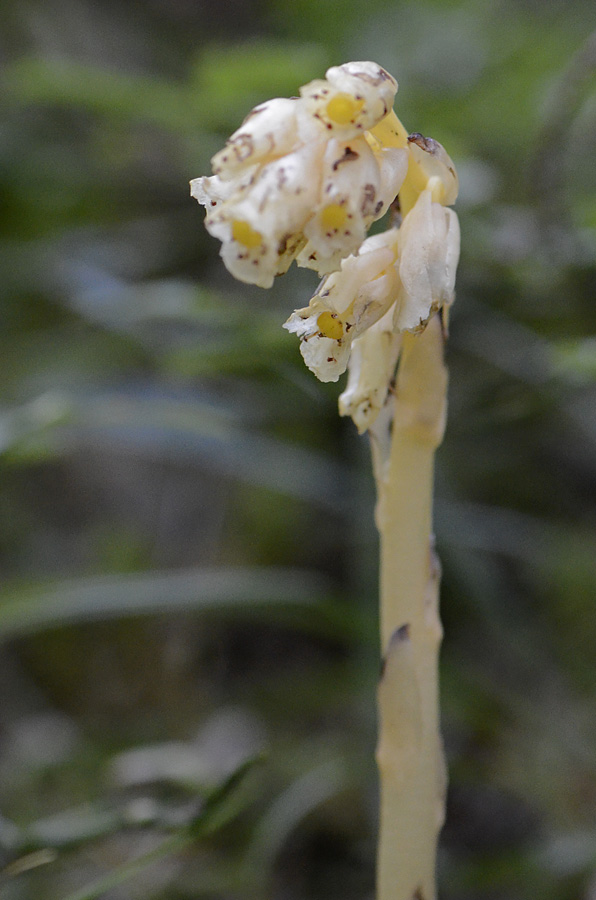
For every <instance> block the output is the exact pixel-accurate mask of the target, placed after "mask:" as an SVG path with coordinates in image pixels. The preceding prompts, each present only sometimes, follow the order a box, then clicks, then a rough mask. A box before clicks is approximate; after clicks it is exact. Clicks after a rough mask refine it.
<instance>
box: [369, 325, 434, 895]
mask: <svg viewBox="0 0 596 900" xmlns="http://www.w3.org/2000/svg"><path fill="white" fill-rule="evenodd" d="M446 387H447V371H446V369H445V366H444V363H443V331H442V327H441V322H440V318H439V316H434V318H433V319H431V321H430V322H429V324H428V325H427V327H426V329H425V330H424V331H423V332H422V333H421V334H419V335H409V334H406V335H404V340H403V346H402V354H401V362H400V365H399V369H398V375H397V383H396V391H395V402H394V410H393V428H392V435H391V444H390V454H389V458H388V459H387V460H386V461H384V462H381V463H379V462H378V464H377V466H376V476H377V486H378V505H377V526H378V529H379V533H380V538H381V649H382V654H383V673H382V677H381V681H380V685H379V714H380V733H379V743H378V748H377V762H378V767H379V774H380V794H381V804H380V829H379V850H378V870H377V880H378V888H377V900H434V898H435V897H436V889H435V861H436V846H437V837H438V833H439V830H440V828H441V825H442V824H443V817H444V794H445V784H446V776H445V766H444V762H443V752H442V745H441V738H440V730H439V699H438V651H439V645H440V641H441V635H442V630H441V624H440V620H439V613H438V590H439V571H440V570H439V563H438V560H437V557H436V556H435V553H434V549H433V539H432V493H433V461H434V453H435V449H436V448H437V446H438V445H439V444H440V442H441V439H442V436H443V430H444V423H445V411H446V399H445V398H446ZM372 437H373V441H374V433H373V435H372Z"/></svg>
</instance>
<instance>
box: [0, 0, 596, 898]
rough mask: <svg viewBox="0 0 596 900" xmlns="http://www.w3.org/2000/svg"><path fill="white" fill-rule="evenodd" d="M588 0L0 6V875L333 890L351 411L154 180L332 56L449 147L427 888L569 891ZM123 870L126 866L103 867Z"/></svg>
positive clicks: (592, 138)
mask: <svg viewBox="0 0 596 900" xmlns="http://www.w3.org/2000/svg"><path fill="white" fill-rule="evenodd" d="M591 14H593V10H592V4H591V3H590V2H588V0H586V2H582V0H574V2H573V3H563V2H549V3H527V2H526V3H521V2H513V0H503V2H498V3H494V4H486V3H483V2H481V0H464V2H460V3H457V4H455V3H449V2H446V0H437V2H428V0H421V2H417V3H416V4H405V3H396V2H393V3H389V2H384V0H369V2H367V3H366V4H362V3H357V2H355V0H337V2H332V3H331V2H330V3H327V4H326V3H321V2H320V0H293V2H292V3H291V4H282V3H281V2H279V0H260V2H256V0H254V2H252V0H251V2H248V0H244V2H242V0H225V2H224V0H220V2H214V0H210V2H208V0H203V2H200V0H199V2H192V0H168V2H166V0H145V2H140V0H139V2H132V0H126V2H115V0H113V2H104V3H101V4H100V3H93V2H92V0H66V2H65V0H50V2H43V3H42V2H41V0H19V2H16V0H4V2H3V4H2V10H1V14H0V15H1V19H2V23H1V28H0V63H1V66H2V71H1V72H0V80H1V97H0V198H1V205H0V269H1V271H2V292H1V296H0V305H1V309H2V329H1V331H0V452H1V457H0V466H1V470H2V477H1V479H0V566H1V586H0V638H1V639H2V653H1V655H0V866H1V867H2V870H1V873H0V893H1V894H2V897H3V898H6V900H30V898H31V900H32V898H35V900H74V898H77V900H85V898H87V900H90V898H92V897H105V898H107V900H137V898H138V900H140V898H143V900H149V898H151V900H363V898H365V900H370V898H371V897H372V896H373V885H374V854H375V827H376V825H375V818H376V783H375V769H374V760H373V753H374V743H375V727H376V726H375V708H374V692H375V685H376V678H377V673H378V658H377V657H378V648H377V635H376V627H377V623H376V615H377V614H376V590H377V584H376V577H377V576H376V566H377V544H376V535H375V532H374V527H373V519H372V516H373V506H374V494H373V484H372V479H371V476H370V472H369V469H370V466H369V459H368V448H367V442H366V439H365V438H358V436H357V435H356V433H355V429H354V428H353V426H352V424H351V422H346V421H345V420H340V419H339V417H338V415H337V411H336V403H337V395H338V393H339V390H338V386H337V385H321V384H319V383H317V382H316V380H315V379H314V376H312V375H311V374H310V373H309V372H308V371H306V369H305V368H304V366H303V363H302V360H301V357H300V355H299V353H298V347H297V342H296V341H295V339H294V338H293V337H292V336H290V335H288V334H287V333H286V332H285V331H283V330H282V328H281V324H282V322H283V321H285V319H286V318H287V316H288V315H289V313H290V312H291V310H292V309H294V308H295V307H297V306H303V305H304V304H305V303H306V302H307V300H308V297H309V296H310V294H311V293H312V291H313V290H314V287H315V281H314V280H313V278H314V276H313V273H312V272H305V271H298V270H296V269H295V267H294V268H293V269H292V270H291V271H290V273H288V275H286V276H284V278H283V279H280V280H279V281H278V282H276V285H275V286H274V288H273V289H272V290H271V291H267V292H265V291H261V290H259V289H257V288H252V287H247V286H243V285H241V284H238V283H235V282H234V281H233V279H232V278H231V277H230V276H229V275H228V274H227V273H226V271H225V270H224V267H223V264H222V263H221V260H220V259H219V257H218V255H217V253H218V242H217V241H215V240H213V239H212V238H210V237H209V236H208V235H207V234H206V232H205V231H204V229H203V226H202V218H203V213H202V211H201V210H199V208H198V206H197V205H196V203H194V202H193V201H191V200H190V199H189V196H188V180H189V179H190V178H192V177H195V176H197V175H200V174H207V173H208V172H209V159H210V157H211V156H212V155H213V153H214V152H215V151H216V150H217V149H219V147H220V146H221V145H222V143H223V141H224V140H225V138H226V136H227V135H228V134H229V133H230V132H231V131H233V130H234V129H235V128H236V127H237V125H238V124H239V122H240V121H241V119H242V118H243V117H244V115H245V114H246V113H247V112H248V111H249V109H250V108H251V107H252V106H254V105H255V104H256V103H258V102H260V101H262V100H265V99H267V98H269V97H272V96H284V95H292V94H296V93H297V91H298V88H299V86H300V85H301V84H303V83H305V82H306V81H308V80H310V79H312V78H315V77H322V75H323V73H324V71H325V69H326V68H327V67H328V66H330V65H333V64H338V63H341V62H343V61H347V60H350V59H374V60H375V61H377V62H379V63H381V64H382V65H383V66H385V67H386V68H387V69H389V71H391V72H392V73H393V74H394V75H395V76H396V77H397V79H398V81H399V82H400V91H399V93H398V96H397V100H396V109H397V112H398V115H399V116H400V117H401V118H402V120H403V122H404V124H405V125H406V127H407V128H408V129H409V130H410V131H420V132H422V133H424V134H426V135H430V136H432V137H435V138H436V139H438V140H440V141H441V142H442V143H443V144H444V145H445V147H446V148H447V149H448V151H449V153H450V154H451V155H452V157H453V159H454V160H455V161H456V164H457V166H458V169H459V173H460V181H461V193H460V199H459V201H458V204H457V211H458V214H459V216H460V221H461V226H462V260H461V263H460V274H459V280H458V296H457V302H456V305H455V307H454V310H453V316H452V324H451V337H450V343H449V350H448V361H449V365H450V370H451V388H450V416H449V425H448V430H447V435H446V439H445V442H444V445H443V447H442V448H441V450H440V453H439V461H438V470H437V505H436V519H437V522H436V525H437V543H438V548H439V552H440V555H441V559H442V562H443V568H444V576H443V601H442V607H443V619H444V623H445V629H446V634H445V641H444V647H443V654H442V698H443V700H442V702H443V728H444V734H445V741H446V749H447V755H448V759H449V766H450V773H451V787H450V794H449V801H448V822H447V825H446V827H445V829H444V832H443V838H442V844H441V852H440V857H439V880H440V888H441V896H442V898H444V900H480V898H483V900H524V898H528V897H540V898H541V900H578V898H579V900H595V898H596V824H595V822H596V816H595V809H596V749H595V748H596V714H595V708H596V705H595V701H596V676H595V671H594V657H595V647H596V612H595V604H594V596H595V593H596V552H595V551H596V541H595V528H596V339H595V338H594V337H593V333H594V329H595V327H596V306H595V304H594V299H595V293H596V252H595V247H596V201H595V195H596V171H595V169H594V156H595V150H596V38H595V37H594V36H592V37H591V38H590V37H589V23H590V21H591V20H593V15H591ZM137 858H140V863H139V865H138V866H137V867H136V868H135V869H134V870H133V869H131V868H130V867H129V866H128V863H129V861H130V860H133V859H137Z"/></svg>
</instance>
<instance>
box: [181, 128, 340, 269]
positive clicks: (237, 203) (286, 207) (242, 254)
mask: <svg viewBox="0 0 596 900" xmlns="http://www.w3.org/2000/svg"><path fill="white" fill-rule="evenodd" d="M324 150H325V145H324V144H321V143H311V144H306V145H304V146H302V147H299V149H298V150H295V151H294V152H293V153H288V154H286V155H285V156H282V157H280V158H279V159H276V160H274V161H273V162H271V163H269V164H268V165H266V166H264V167H263V168H261V169H258V170H257V171H256V173H255V172H254V171H253V173H252V174H251V176H250V178H249V179H248V181H247V180H246V178H245V177H243V175H239V176H237V177H236V178H235V179H231V180H230V181H222V180H221V179H220V178H219V177H218V176H217V175H214V176H213V177H212V178H203V179H197V182H198V184H197V185H196V188H195V193H194V196H196V197H197V199H200V198H201V197H205V198H206V199H207V200H208V201H210V206H209V207H208V212H207V216H206V217H205V227H206V228H207V231H208V232H209V233H210V234H212V235H213V236H214V237H216V238H219V240H220V241H221V242H222V248H221V251H220V252H221V256H222V258H223V261H224V263H225V265H226V268H227V269H228V270H229V271H230V272H231V273H232V275H234V276H235V277H236V278H238V279H239V280H240V281H246V282H249V283H251V284H257V285H259V286H260V287H271V285H272V284H273V278H274V276H275V275H279V274H281V273H283V272H285V271H286V270H287V268H288V266H289V265H290V263H291V261H292V259H293V258H294V256H295V255H296V253H297V252H298V250H300V248H301V247H302V246H303V245H304V243H305V238H304V236H303V233H302V229H303V227H304V223H305V221H307V220H308V218H309V217H310V216H311V215H312V211H313V209H314V207H315V205H316V203H317V201H318V196H319V186H320V181H319V180H318V178H317V174H318V173H319V172H320V168H321V159H322V156H323V153H324ZM307 172H308V173H311V177H305V173H307ZM228 185H233V188H232V192H231V196H230V195H228V194H227V189H228V188H227V186H228ZM220 198H223V199H221V201H220ZM203 202H204V201H203Z"/></svg>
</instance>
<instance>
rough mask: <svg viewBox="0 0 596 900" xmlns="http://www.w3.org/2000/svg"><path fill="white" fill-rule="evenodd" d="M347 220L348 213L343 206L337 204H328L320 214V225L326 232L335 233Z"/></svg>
mask: <svg viewBox="0 0 596 900" xmlns="http://www.w3.org/2000/svg"><path fill="white" fill-rule="evenodd" d="M347 218H348V213H347V211H346V209H345V207H344V206H341V205H340V204H339V203H330V204H329V206H326V207H325V209H324V210H323V211H322V212H321V225H322V226H323V228H324V229H325V230H326V231H327V230H332V231H336V230H337V229H338V228H341V227H342V225H343V224H344V223H345V221H346V219H347Z"/></svg>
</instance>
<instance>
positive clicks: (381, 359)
mask: <svg viewBox="0 0 596 900" xmlns="http://www.w3.org/2000/svg"><path fill="white" fill-rule="evenodd" d="M400 347H401V335H400V334H395V332H394V331H393V325H392V311H391V310H389V311H388V312H387V313H386V314H385V315H384V316H383V317H382V318H381V319H379V321H378V322H376V323H375V324H374V325H372V326H371V327H370V328H369V329H368V330H367V331H365V332H364V334H362V335H361V336H360V337H358V338H356V340H355V341H354V343H353V344H352V352H351V354H350V362H349V369H348V383H347V385H346V389H345V391H344V392H343V393H342V394H341V395H340V397H339V413H340V415H341V416H351V417H352V419H353V421H354V424H355V425H356V427H357V429H358V431H359V432H360V434H362V433H363V432H364V431H366V430H367V429H368V428H370V426H371V425H372V424H373V423H374V422H375V420H376V419H377V416H378V415H379V413H380V411H381V410H382V408H383V406H384V404H385V401H386V399H387V394H388V392H389V388H390V386H391V384H392V381H393V378H394V375H395V368H396V365H397V360H398V357H399V351H400Z"/></svg>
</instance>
